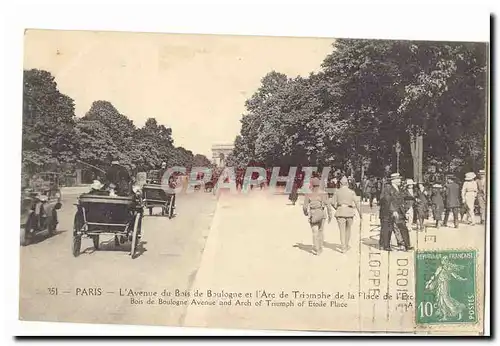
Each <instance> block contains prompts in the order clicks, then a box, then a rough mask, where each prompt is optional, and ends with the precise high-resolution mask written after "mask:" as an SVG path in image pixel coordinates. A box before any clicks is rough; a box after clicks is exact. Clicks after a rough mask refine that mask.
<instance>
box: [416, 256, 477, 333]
mask: <svg viewBox="0 0 500 346" xmlns="http://www.w3.org/2000/svg"><path fill="white" fill-rule="evenodd" d="M416 257H417V260H416V273H417V275H416V284H417V287H416V303H417V309H416V314H417V315H416V321H417V324H451V323H476V322H477V320H478V316H477V299H476V251H475V250H442V251H425V252H418V253H417V255H416Z"/></svg>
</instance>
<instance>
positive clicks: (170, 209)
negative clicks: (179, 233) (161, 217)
mask: <svg viewBox="0 0 500 346" xmlns="http://www.w3.org/2000/svg"><path fill="white" fill-rule="evenodd" d="M173 217H174V197H170V201H169V202H168V218H169V219H171V218H173Z"/></svg>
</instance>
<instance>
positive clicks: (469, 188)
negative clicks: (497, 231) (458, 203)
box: [462, 172, 477, 225]
mask: <svg viewBox="0 0 500 346" xmlns="http://www.w3.org/2000/svg"><path fill="white" fill-rule="evenodd" d="M475 177H476V174H475V173H474V172H469V173H467V174H465V183H464V185H463V187H462V201H463V203H464V204H465V206H466V210H467V219H468V221H469V224H470V225H474V224H475V221H476V220H475V219H476V217H475V213H474V202H475V201H476V197H477V183H476V182H475V181H474V178H475Z"/></svg>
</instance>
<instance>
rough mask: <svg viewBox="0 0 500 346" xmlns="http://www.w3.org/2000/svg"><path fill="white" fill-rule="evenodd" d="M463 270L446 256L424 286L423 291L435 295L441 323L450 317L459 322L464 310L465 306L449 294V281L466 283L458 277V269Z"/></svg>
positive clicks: (464, 279)
mask: <svg viewBox="0 0 500 346" xmlns="http://www.w3.org/2000/svg"><path fill="white" fill-rule="evenodd" d="M463 268H464V266H461V265H457V264H455V263H452V262H451V261H450V260H449V259H448V257H447V256H444V257H443V258H442V259H441V265H440V266H439V267H438V268H437V269H436V272H435V273H434V275H433V276H432V277H431V278H430V279H429V281H427V283H426V284H425V289H426V290H429V291H434V293H435V295H436V305H437V312H436V313H437V315H438V316H441V319H440V320H441V321H447V320H448V318H450V317H451V318H457V319H458V320H460V319H461V314H462V311H463V310H465V308H466V306H465V304H463V303H461V302H459V301H458V300H456V299H455V298H453V297H452V296H451V293H450V281H451V280H453V279H455V280H459V281H467V279H466V278H463V277H461V276H460V275H458V272H459V271H460V269H463Z"/></svg>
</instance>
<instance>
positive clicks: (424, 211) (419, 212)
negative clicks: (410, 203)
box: [414, 183, 429, 231]
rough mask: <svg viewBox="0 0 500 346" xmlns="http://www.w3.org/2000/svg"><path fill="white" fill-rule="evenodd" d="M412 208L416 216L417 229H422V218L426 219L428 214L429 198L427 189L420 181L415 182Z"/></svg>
mask: <svg viewBox="0 0 500 346" xmlns="http://www.w3.org/2000/svg"><path fill="white" fill-rule="evenodd" d="M414 208H415V212H416V218H417V231H423V230H424V220H425V219H427V215H428V214H429V200H428V193H427V190H426V189H425V186H424V184H422V183H418V184H417V191H416V193H415V203H414Z"/></svg>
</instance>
